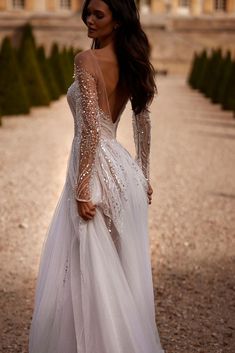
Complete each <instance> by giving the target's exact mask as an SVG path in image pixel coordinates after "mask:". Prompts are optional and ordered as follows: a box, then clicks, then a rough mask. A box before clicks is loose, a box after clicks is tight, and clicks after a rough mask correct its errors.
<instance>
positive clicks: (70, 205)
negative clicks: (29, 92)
mask: <svg viewBox="0 0 235 353" xmlns="http://www.w3.org/2000/svg"><path fill="white" fill-rule="evenodd" d="M80 95H81V90H80V87H79V82H78V80H77V79H75V81H74V83H73V84H72V85H71V86H70V87H69V89H68V92H67V99H68V104H69V106H70V108H71V112H72V114H73V118H74V122H75V129H74V131H75V134H74V138H73V141H72V146H71V152H70V156H69V160H68V165H67V176H66V180H65V184H64V187H63V190H62V193H61V196H60V199H59V201H58V204H57V206H56V209H55V212H54V215H53V218H52V220H51V224H50V226H49V228H48V232H47V235H46V238H45V241H44V244H43V248H42V254H41V260H40V266H39V273H38V278H37V285H36V293H35V307H34V312H33V318H32V322H31V327H30V335H29V353H163V352H164V351H163V349H162V347H161V343H160V339H159V334H158V330H157V327H156V323H155V308H154V295H153V284H152V272H151V262H150V252H149V239H148V230H147V227H148V224H147V217H148V199H147V194H146V192H147V180H146V177H145V175H144V173H143V170H142V169H141V167H140V165H139V164H138V163H137V161H135V160H134V159H133V158H132V157H131V155H130V154H129V153H128V151H127V150H126V149H125V148H124V147H123V146H122V145H120V144H119V143H118V142H117V140H116V129H117V126H118V122H119V121H120V116H121V114H120V116H119V118H118V119H117V121H116V122H115V123H113V122H112V121H111V120H110V119H108V116H107V113H106V112H105V111H104V110H103V109H100V107H98V109H97V110H96V113H97V117H96V118H97V121H98V122H99V128H100V135H99V142H98V143H97V145H96V157H95V158H94V159H93V160H94V163H93V167H92V174H91V178H90V189H89V193H90V195H89V196H90V198H91V199H92V201H93V202H94V203H95V204H96V205H97V211H96V215H95V217H94V218H93V219H92V220H91V221H88V222H86V221H84V220H83V219H82V218H80V217H79V215H78V211H77V206H76V201H75V197H74V188H75V185H76V184H77V181H78V173H79V155H80V154H79V152H80V145H81V131H82V130H81V126H82V123H83V122H82V119H83V116H82V113H81V109H79V104H80V103H81V102H80V100H81V97H80ZM79 112H80V113H79Z"/></svg>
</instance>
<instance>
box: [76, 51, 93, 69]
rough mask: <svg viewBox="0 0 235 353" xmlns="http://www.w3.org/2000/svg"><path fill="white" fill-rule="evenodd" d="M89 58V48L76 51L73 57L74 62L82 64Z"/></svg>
mask: <svg viewBox="0 0 235 353" xmlns="http://www.w3.org/2000/svg"><path fill="white" fill-rule="evenodd" d="M90 60H91V49H87V50H84V51H81V52H79V53H77V54H76V55H75V57H74V62H75V64H78V65H79V64H83V63H86V62H87V61H90Z"/></svg>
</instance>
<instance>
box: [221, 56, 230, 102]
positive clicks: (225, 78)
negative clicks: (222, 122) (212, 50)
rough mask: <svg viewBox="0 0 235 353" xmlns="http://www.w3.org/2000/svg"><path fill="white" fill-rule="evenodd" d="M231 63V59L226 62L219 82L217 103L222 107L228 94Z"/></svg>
mask: <svg viewBox="0 0 235 353" xmlns="http://www.w3.org/2000/svg"><path fill="white" fill-rule="evenodd" d="M232 67H233V62H232V59H231V57H229V58H228V60H227V61H226V66H225V67H224V72H223V76H222V79H221V82H220V88H219V92H218V102H219V103H220V104H222V105H224V104H225V101H226V96H227V94H228V86H229V78H230V75H231V72H232Z"/></svg>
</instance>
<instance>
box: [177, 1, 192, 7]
mask: <svg viewBox="0 0 235 353" xmlns="http://www.w3.org/2000/svg"><path fill="white" fill-rule="evenodd" d="M179 6H180V7H189V6H190V0H179Z"/></svg>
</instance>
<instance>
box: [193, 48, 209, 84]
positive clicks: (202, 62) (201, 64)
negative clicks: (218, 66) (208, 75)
mask: <svg viewBox="0 0 235 353" xmlns="http://www.w3.org/2000/svg"><path fill="white" fill-rule="evenodd" d="M206 64H207V52H206V50H205V49H204V50H203V51H202V52H201V55H200V56H199V59H198V64H197V75H196V77H195V88H197V89H199V90H201V85H202V82H203V79H204V74H205V69H206Z"/></svg>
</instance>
